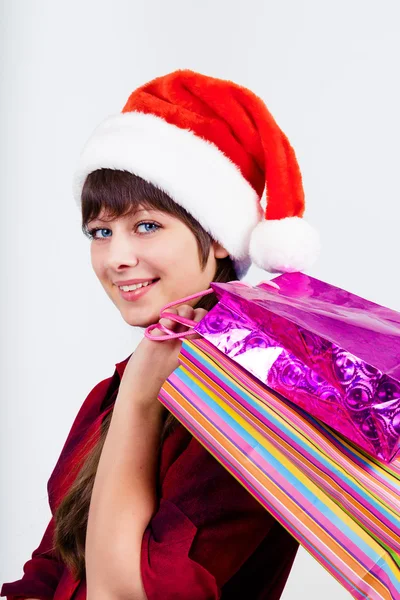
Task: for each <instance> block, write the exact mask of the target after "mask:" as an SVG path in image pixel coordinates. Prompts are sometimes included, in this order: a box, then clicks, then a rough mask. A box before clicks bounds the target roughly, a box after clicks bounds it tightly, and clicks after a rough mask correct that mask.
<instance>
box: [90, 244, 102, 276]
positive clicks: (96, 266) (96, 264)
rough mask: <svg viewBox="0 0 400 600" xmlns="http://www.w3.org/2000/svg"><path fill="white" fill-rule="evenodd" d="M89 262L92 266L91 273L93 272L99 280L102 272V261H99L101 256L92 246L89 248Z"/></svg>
mask: <svg viewBox="0 0 400 600" xmlns="http://www.w3.org/2000/svg"><path fill="white" fill-rule="evenodd" d="M90 262H91V264H92V268H93V271H94V272H95V274H96V276H97V277H98V278H99V279H101V277H102V270H103V268H102V267H103V265H102V260H101V256H100V254H99V252H97V251H96V249H95V248H94V246H91V247H90Z"/></svg>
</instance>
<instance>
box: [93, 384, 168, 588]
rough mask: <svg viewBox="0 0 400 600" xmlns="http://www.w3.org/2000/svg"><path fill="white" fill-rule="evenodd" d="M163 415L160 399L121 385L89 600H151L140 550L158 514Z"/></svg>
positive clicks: (98, 485)
mask: <svg viewBox="0 0 400 600" xmlns="http://www.w3.org/2000/svg"><path fill="white" fill-rule="evenodd" d="M163 410H164V408H163V406H162V405H161V403H160V402H159V401H158V400H156V401H154V402H151V403H148V404H145V403H142V402H141V399H140V393H139V392H136V391H135V392H134V391H132V389H129V390H128V389H127V387H123V386H120V390H119V393H118V396H117V399H116V401H115V405H114V410H113V415H112V419H111V423H110V427H109V430H108V433H107V437H106V441H105V443H104V447H103V450H102V454H101V457H100V461H99V466H98V469H97V473H96V478H95V482H94V486H93V491H92V497H91V502H90V509H89V518H88V527H87V533H86V547H85V556H86V580H87V600H100V599H101V600H103V599H104V600H106V599H109V600H116V599H119V598H122V599H125V598H134V599H135V600H147V596H146V594H145V591H144V588H143V583H142V580H141V575H140V550H141V543H142V538H143V534H144V531H145V529H146V527H147V525H148V523H149V521H150V519H151V517H152V515H153V513H154V512H155V510H156V473H157V462H158V461H157V459H158V448H159V439H160V434H161V427H162V411H163ZM111 540H112V543H110V541H111Z"/></svg>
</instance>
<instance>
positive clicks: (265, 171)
mask: <svg viewBox="0 0 400 600" xmlns="http://www.w3.org/2000/svg"><path fill="white" fill-rule="evenodd" d="M101 168H108V169H120V170H126V171H129V172H131V173H134V174H136V175H139V176H140V177H142V178H143V179H145V180H147V181H148V182H150V183H152V184H154V185H156V186H157V187H159V188H161V189H162V190H164V191H165V192H166V193H167V194H168V195H169V196H170V197H171V198H172V199H173V200H174V201H175V202H176V203H177V204H180V205H181V206H182V207H184V208H185V209H186V210H187V211H188V212H189V213H190V214H191V215H192V216H193V217H194V218H195V219H197V221H198V222H199V223H200V224H201V225H202V226H203V228H204V229H205V230H206V231H208V232H209V233H210V235H211V236H212V238H213V239H215V240H217V241H218V242H220V243H221V244H222V245H223V246H224V247H225V248H226V250H227V251H228V252H229V254H230V256H231V258H232V260H233V262H234V265H235V268H236V272H237V275H238V277H239V279H240V278H241V277H243V276H244V275H245V274H246V272H247V271H248V268H249V266H250V264H251V262H254V263H255V264H256V265H257V266H259V267H261V268H262V269H265V270H266V271H271V272H290V271H303V270H305V269H307V268H308V267H309V266H310V265H311V264H312V263H313V262H314V260H315V258H316V257H317V255H318V251H319V236H318V234H317V232H316V231H315V230H314V229H313V228H312V227H311V226H310V225H309V224H308V223H306V222H305V221H304V219H303V218H302V217H303V213H304V209H305V204H304V192H303V186H302V179H301V173H300V169H299V166H298V163H297V160H296V156H295V153H294V150H293V148H292V147H291V145H290V143H289V141H288V139H287V137H286V135H285V134H284V133H283V132H282V131H281V129H280V128H279V127H278V125H277V123H276V122H275V120H274V118H273V117H272V115H271V113H270V112H269V110H268V109H267V107H266V106H265V104H264V102H263V101H262V100H261V99H260V98H259V97H258V96H256V95H255V94H254V93H253V92H251V91H250V90H248V89H247V88H244V87H242V86H240V85H237V84H236V83H233V82H231V81H227V80H223V79H217V78H214V77H208V76H207V75H202V74H200V73H196V72H194V71H191V70H178V71H174V72H173V73H169V74H167V75H164V76H161V77H157V78H156V79H153V80H152V81H150V82H148V83H146V84H144V85H142V86H141V87H139V88H137V89H136V90H135V91H133V92H132V94H131V95H130V96H129V98H128V101H127V102H126V104H125V106H124V108H123V109H122V112H121V113H119V114H116V115H112V116H109V117H108V118H107V119H105V120H104V121H103V122H102V123H101V124H100V125H99V126H98V127H97V128H96V129H95V130H94V132H93V133H92V135H91V136H90V138H89V140H88V141H87V143H86V145H85V147H84V149H83V151H82V154H81V156H80V159H79V161H78V165H77V168H76V171H75V174H74V197H75V199H76V201H77V203H78V205H79V204H80V202H81V193H82V188H83V185H84V182H85V179H86V177H87V175H88V174H89V173H91V172H92V171H95V170H96V169H101ZM264 191H265V199H266V208H265V209H263V207H262V205H261V201H262V199H263V192H264Z"/></svg>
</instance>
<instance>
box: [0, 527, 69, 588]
mask: <svg viewBox="0 0 400 600" xmlns="http://www.w3.org/2000/svg"><path fill="white" fill-rule="evenodd" d="M53 531H54V521H53V517H52V518H51V519H50V522H49V524H48V525H47V528H46V531H45V533H44V535H43V538H42V541H41V542H40V544H39V546H38V547H37V548H36V550H34V551H33V553H32V558H31V559H30V560H28V561H27V562H26V563H25V565H24V567H23V570H24V575H23V578H22V579H19V580H18V581H14V582H12V583H4V584H3V586H2V588H1V592H0V596H7V600H18V599H19V598H40V600H52V599H53V597H54V593H55V590H56V588H57V585H58V582H59V580H60V578H61V575H62V572H63V570H64V564H63V563H62V562H61V561H60V560H58V559H57V557H56V556H55V555H54V554H53V553H52V551H51V548H52V540H53Z"/></svg>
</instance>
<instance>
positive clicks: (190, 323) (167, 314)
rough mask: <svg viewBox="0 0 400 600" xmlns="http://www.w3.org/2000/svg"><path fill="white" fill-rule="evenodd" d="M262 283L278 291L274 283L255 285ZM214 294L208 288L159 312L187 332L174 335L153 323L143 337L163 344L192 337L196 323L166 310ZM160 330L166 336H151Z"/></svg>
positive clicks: (171, 303)
mask: <svg viewBox="0 0 400 600" xmlns="http://www.w3.org/2000/svg"><path fill="white" fill-rule="evenodd" d="M233 282H234V283H236V284H238V283H239V284H241V285H245V286H247V287H253V286H252V285H251V284H250V283H245V282H244V281H236V279H234V280H233ZM262 283H264V284H266V285H270V286H272V287H274V288H277V289H278V290H279V289H280V288H279V285H278V284H277V283H274V282H273V281H268V280H267V281H260V283H259V284H257V285H261V284H262ZM213 292H214V290H213V289H212V288H211V287H210V288H208V290H202V291H201V292H197V293H196V294H191V295H190V296H186V297H185V298H181V299H180V300H174V302H169V304H166V305H165V306H164V307H163V308H162V309H161V311H160V319H163V318H168V319H170V320H171V321H175V323H180V324H181V325H186V327H189V330H188V331H182V332H181V333H175V332H173V331H171V330H170V329H168V327H165V325H162V323H154V324H153V325H149V326H148V327H146V329H145V331H144V335H145V336H146V337H147V338H148V339H149V340H154V341H155V342H163V341H164V340H173V339H180V338H185V337H187V336H188V335H193V333H195V332H194V331H191V329H193V328H194V327H196V325H198V323H199V322H198V321H193V320H192V319H186V318H185V317H181V316H180V315H176V314H175V313H170V312H167V309H168V308H170V307H171V306H176V305H177V304H184V303H185V302H188V301H189V300H193V299H194V298H200V297H201V296H207V294H212V293H213ZM156 328H158V329H161V330H162V331H164V332H165V333H166V335H157V336H154V335H151V332H152V331H153V329H156Z"/></svg>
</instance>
